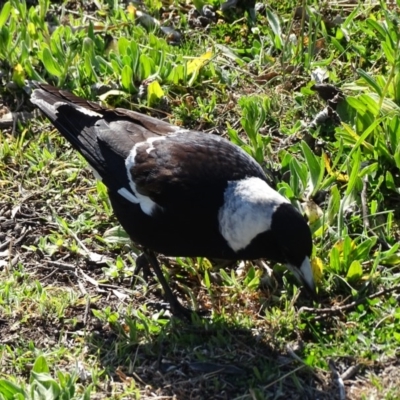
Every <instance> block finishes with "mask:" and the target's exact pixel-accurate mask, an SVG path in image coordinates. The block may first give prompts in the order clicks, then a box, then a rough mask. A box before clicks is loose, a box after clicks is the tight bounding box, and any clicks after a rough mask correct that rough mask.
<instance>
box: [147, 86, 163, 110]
mask: <svg viewBox="0 0 400 400" xmlns="http://www.w3.org/2000/svg"><path fill="white" fill-rule="evenodd" d="M163 96H164V91H163V90H162V88H161V86H160V84H159V83H158V81H153V82H151V83H150V84H149V85H148V86H147V102H148V104H149V106H151V105H153V104H154V103H156V102H157V101H158V100H160V99H161V98H162V97H163Z"/></svg>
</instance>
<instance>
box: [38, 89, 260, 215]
mask: <svg viewBox="0 0 400 400" xmlns="http://www.w3.org/2000/svg"><path fill="white" fill-rule="evenodd" d="M31 100H32V102H33V103H34V104H36V105H37V106H38V107H39V108H40V109H41V111H42V112H43V113H44V114H45V115H46V116H47V117H48V118H49V119H50V121H51V122H52V123H53V124H54V126H55V127H56V128H57V129H58V130H59V131H60V133H61V134H62V135H63V136H64V137H65V138H66V139H67V140H68V141H69V142H70V143H71V144H72V146H73V147H74V148H75V149H77V150H78V151H79V152H80V153H81V154H82V155H83V156H84V157H85V158H86V160H87V161H88V162H89V164H90V165H91V166H92V167H93V168H94V170H95V171H96V172H97V173H98V174H99V175H100V177H101V178H102V181H103V182H104V184H105V185H106V186H107V187H108V188H109V189H110V190H112V191H114V192H119V193H120V194H121V189H126V190H127V191H128V192H129V193H130V194H132V195H133V196H137V194H138V193H140V194H141V195H142V196H146V197H148V198H150V199H151V200H152V201H154V202H155V203H157V204H158V205H159V206H161V207H163V208H174V207H193V206H203V205H204V204H209V205H211V203H212V202H214V201H217V202H218V203H221V196H223V191H224V188H225V187H226V185H227V183H228V182H229V181H234V180H239V179H243V178H246V177H249V176H257V177H259V178H261V179H263V180H266V178H265V175H264V173H263V171H262V169H261V167H260V166H259V165H258V164H257V163H256V162H255V161H254V159H253V158H251V157H250V156H249V155H248V154H247V153H245V152H244V151H243V150H241V149H240V148H239V147H238V146H235V145H234V144H232V143H230V142H229V141H227V140H225V139H223V138H221V137H219V136H214V135H211V134H205V133H201V132H196V131H188V130H184V129H181V128H179V127H178V126H175V125H171V124H169V123H167V122H164V121H161V120H158V119H156V118H153V117H149V116H147V115H144V114H140V113H137V112H134V111H130V110H125V109H120V108H117V109H115V110H111V109H107V108H104V107H102V106H100V105H99V104H97V103H94V102H90V101H86V100H84V99H82V98H79V97H77V96H75V95H73V94H71V93H69V92H66V91H62V90H59V89H56V88H54V87H52V86H49V85H42V84H40V85H39V88H38V89H36V90H34V92H33V94H32V97H31ZM132 150H134V153H135V156H134V157H133V160H132V161H133V162H132V163H131V165H129V170H128V169H127V165H126V159H127V158H128V156H129V155H130V154H131V152H132ZM132 181H133V182H134V185H135V188H132ZM126 190H125V194H126ZM122 195H123V194H122ZM216 196H217V197H218V199H217V198H216ZM124 197H125V198H127V199H128V200H129V196H128V197H126V196H124ZM213 199H214V200H213ZM138 202H139V203H140V200H138Z"/></svg>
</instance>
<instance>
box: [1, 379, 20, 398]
mask: <svg viewBox="0 0 400 400" xmlns="http://www.w3.org/2000/svg"><path fill="white" fill-rule="evenodd" d="M18 394H22V395H25V391H24V390H23V389H22V388H21V387H20V386H18V385H16V384H15V383H13V382H10V381H7V380H5V379H0V395H1V396H2V397H3V398H4V399H6V400H13V399H15V397H16V395H18Z"/></svg>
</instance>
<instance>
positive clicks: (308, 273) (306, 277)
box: [286, 257, 316, 295]
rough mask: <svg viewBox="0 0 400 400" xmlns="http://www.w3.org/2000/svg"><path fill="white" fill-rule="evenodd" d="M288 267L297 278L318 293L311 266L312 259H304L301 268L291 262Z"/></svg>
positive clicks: (311, 290)
mask: <svg viewBox="0 0 400 400" xmlns="http://www.w3.org/2000/svg"><path fill="white" fill-rule="evenodd" d="M286 267H287V268H288V270H289V271H290V272H292V273H293V275H294V276H295V277H296V279H297V280H298V281H299V282H300V283H301V284H303V285H304V286H305V287H306V288H307V289H308V290H309V291H310V292H311V293H312V294H313V295H315V294H316V290H315V282H314V276H313V272H312V268H311V263H310V259H309V258H308V257H306V258H305V259H304V261H303V263H302V264H301V266H300V268H299V267H295V266H293V265H291V264H287V265H286Z"/></svg>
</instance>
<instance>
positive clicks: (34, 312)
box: [0, 0, 400, 399]
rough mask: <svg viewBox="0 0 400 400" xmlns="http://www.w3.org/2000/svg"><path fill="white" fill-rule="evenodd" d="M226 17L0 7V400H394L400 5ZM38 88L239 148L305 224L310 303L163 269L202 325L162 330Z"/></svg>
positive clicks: (255, 280) (132, 8)
mask: <svg viewBox="0 0 400 400" xmlns="http://www.w3.org/2000/svg"><path fill="white" fill-rule="evenodd" d="M230 3H232V6H231V7H227V10H226V12H224V13H222V12H221V11H220V2H219V1H218V0H214V1H212V0H209V1H202V0H197V1H193V2H191V1H143V2H140V4H139V3H137V2H133V3H132V4H128V3H126V2H118V1H111V0H110V1H106V0H99V1H93V2H92V1H84V2H80V1H75V0H72V1H71V0H70V1H65V2H50V1H47V0H39V1H29V2H28V1H7V2H1V3H0V83H1V84H0V398H4V399H14V398H15V399H30V398H32V399H34V398H47V399H89V398H93V399H96V398H98V399H104V398H110V399H120V398H121V399H122V398H143V399H146V398H159V399H169V398H171V399H172V398H176V399H280V398H285V397H286V398H290V399H306V398H308V399H317V398H318V399H345V398H349V399H397V398H400V394H399V389H398V387H400V373H399V361H398V356H399V348H400V307H399V298H400V297H399V296H400V270H399V265H400V250H399V243H398V241H399V227H398V225H399V224H398V222H399V217H400V215H399V211H398V210H399V196H400V189H399V188H400V174H399V167H400V158H399V154H400V152H399V150H400V70H399V67H400V57H399V44H400V31H399V29H398V26H399V22H400V14H399V11H400V9H399V8H400V2H399V1H391V2H384V1H381V2H374V3H373V2H364V1H359V2H346V3H343V2H335V1H332V2H326V3H323V4H322V3H321V2H317V1H315V2H313V1H308V2H306V1H291V0H285V1H269V2H268V3H267V2H265V1H263V2H261V3H258V4H257V5H256V10H257V11H256V17H257V18H256V21H253V20H252V19H251V18H250V16H249V15H248V10H241V9H240V7H236V6H235V5H234V4H233V3H235V2H230ZM29 80H39V81H47V82H50V83H52V84H54V85H57V86H59V87H62V88H65V89H68V90H71V91H74V93H76V94H77V95H80V96H84V97H85V98H88V99H91V100H94V101H99V100H101V101H103V102H105V103H107V104H108V105H110V106H120V107H124V108H129V109H133V110H139V111H141V112H145V113H149V114H150V115H153V116H156V117H158V118H163V119H167V120H168V121H170V122H172V123H175V124H177V125H181V126H183V127H186V128H192V129H197V130H202V131H204V132H205V134H218V135H223V136H224V137H227V138H229V139H230V140H231V141H233V142H234V143H236V144H238V145H239V146H241V147H242V148H244V149H245V150H246V151H247V152H248V153H249V154H251V155H252V156H253V157H254V158H255V159H256V160H257V161H258V162H259V163H260V164H261V165H262V167H263V168H265V170H266V173H267V175H268V176H269V177H270V179H271V184H272V185H273V186H274V187H275V188H276V189H277V190H279V191H280V192H281V193H282V194H284V195H285V196H286V197H287V198H288V199H290V200H291V202H292V203H293V204H294V205H295V206H296V207H298V208H299V210H301V211H302V212H303V213H304V214H305V215H306V216H307V218H308V220H309V224H310V227H311V229H312V232H313V239H314V251H313V266H314V273H315V277H316V278H318V280H319V294H318V300H311V299H309V298H308V297H307V296H306V295H305V293H303V291H302V290H301V289H299V288H298V287H297V286H296V282H295V280H294V279H293V277H292V276H291V275H290V274H289V273H287V272H285V270H284V269H283V268H282V267H281V266H280V265H273V264H271V263H268V264H266V263H265V262H262V261H257V262H253V263H250V262H246V263H244V262H242V263H239V264H238V265H235V266H234V267H232V266H224V265H220V264H218V263H217V262H215V261H213V260H207V259H201V258H198V259H186V258H176V259H171V258H162V257H160V260H161V261H162V263H163V268H164V273H165V275H166V277H167V278H168V280H169V283H170V285H171V286H172V287H173V289H174V291H175V292H176V293H177V294H178V295H179V298H180V300H181V301H182V302H183V303H184V304H186V305H188V306H190V307H192V308H201V309H206V310H209V311H210V315H211V316H210V317H208V318H203V319H200V318H196V317H194V318H193V321H192V323H188V322H184V321H180V320H177V319H174V318H171V317H170V315H169V313H168V311H166V307H164V304H163V301H162V293H161V288H160V286H159V285H158V283H157V282H156V280H155V279H150V280H148V281H147V280H145V279H143V277H142V276H141V275H140V276H134V269H135V259H136V257H137V255H138V254H139V253H140V251H139V249H137V248H135V246H134V245H132V244H131V243H130V241H129V240H128V238H127V236H126V235H125V233H124V232H123V231H122V230H121V228H120V227H119V226H118V224H117V221H116V219H115V218H114V217H113V215H112V210H111V208H110V204H109V201H108V197H107V192H106V189H105V187H104V186H103V185H102V184H101V183H99V182H96V181H95V180H94V178H93V176H92V174H91V172H90V170H89V169H88V168H87V165H86V163H85V161H84V160H83V158H82V157H80V156H79V155H78V154H77V153H76V152H75V151H73V150H72V149H71V147H70V146H69V145H67V144H66V143H65V141H64V140H63V139H62V138H61V137H60V135H59V134H58V132H57V131H55V130H54V129H53V128H52V127H51V126H50V124H49V123H48V122H47V121H46V120H45V119H43V118H41V117H40V116H39V115H38V114H36V111H35V110H34V108H33V106H32V105H31V104H30V102H29V95H30V86H29V82H28V81H29ZM177 229H179V227H177ZM193 229H196V226H193Z"/></svg>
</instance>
